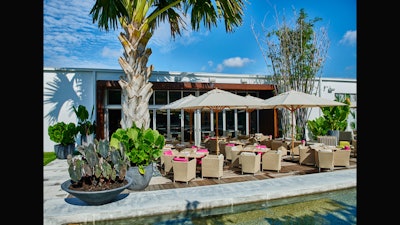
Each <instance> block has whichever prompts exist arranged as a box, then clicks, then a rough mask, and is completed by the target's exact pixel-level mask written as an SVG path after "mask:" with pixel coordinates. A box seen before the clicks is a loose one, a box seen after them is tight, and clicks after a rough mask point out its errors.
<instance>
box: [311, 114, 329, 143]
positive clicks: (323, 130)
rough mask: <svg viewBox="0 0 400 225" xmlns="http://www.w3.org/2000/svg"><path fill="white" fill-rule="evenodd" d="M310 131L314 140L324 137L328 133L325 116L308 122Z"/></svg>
mask: <svg viewBox="0 0 400 225" xmlns="http://www.w3.org/2000/svg"><path fill="white" fill-rule="evenodd" d="M307 125H308V129H309V130H310V131H311V133H312V135H313V136H314V139H317V136H323V135H326V134H327V133H328V130H329V129H328V126H327V125H326V124H325V119H324V117H323V116H321V117H318V118H316V119H315V120H309V121H307Z"/></svg>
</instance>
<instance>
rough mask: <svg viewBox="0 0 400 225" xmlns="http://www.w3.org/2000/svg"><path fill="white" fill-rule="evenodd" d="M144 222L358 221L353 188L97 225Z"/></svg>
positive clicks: (253, 224)
mask: <svg viewBox="0 0 400 225" xmlns="http://www.w3.org/2000/svg"><path fill="white" fill-rule="evenodd" d="M104 224H113V225H127V224H129V225H136V224H140V225H144V224H157V225H167V224H168V225H169V224H188V225H189V224H196V225H197V224H199V225H200V224H201V225H203V224H207V225H214V224H235V225H249V224H251V225H257V224H260V225H261V224H274V225H284V224H315V225H318V224H357V192H356V188H349V189H342V190H337V191H330V192H324V193H318V194H311V195H303V196H298V197H291V198H284V199H276V200H269V201H263V202H256V203H249V204H242V205H237V206H230V207H221V208H212V209H202V210H196V211H186V212H180V213H171V214H164V215H159V216H151V217H140V218H131V219H124V220H113V221H96V225H104Z"/></svg>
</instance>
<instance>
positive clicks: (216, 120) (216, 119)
mask: <svg viewBox="0 0 400 225" xmlns="http://www.w3.org/2000/svg"><path fill="white" fill-rule="evenodd" d="M215 114H216V117H217V118H215V122H216V124H217V129H216V134H217V137H216V140H217V146H216V150H217V151H216V152H217V155H219V143H218V111H215Z"/></svg>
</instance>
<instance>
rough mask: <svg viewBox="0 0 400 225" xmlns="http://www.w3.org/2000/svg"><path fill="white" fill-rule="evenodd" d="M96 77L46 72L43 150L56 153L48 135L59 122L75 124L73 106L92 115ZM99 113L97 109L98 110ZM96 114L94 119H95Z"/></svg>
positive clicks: (63, 72)
mask: <svg viewBox="0 0 400 225" xmlns="http://www.w3.org/2000/svg"><path fill="white" fill-rule="evenodd" d="M95 91H96V76H95V74H94V73H93V72H92V71H86V72H85V71H62V70H61V71H60V70H57V71H56V70H52V69H45V70H44V74H43V148H44V149H43V150H44V151H45V152H51V151H54V145H55V144H56V143H55V142H53V141H51V140H50V138H49V135H48V133H47V130H48V127H49V126H50V125H53V124H55V123H56V122H61V121H63V122H65V123H69V122H72V123H75V124H77V122H78V120H77V118H76V116H75V113H74V111H73V109H72V108H71V107H72V106H73V105H75V106H76V107H77V106H78V105H84V106H85V107H86V108H87V110H88V111H89V113H91V110H92V107H93V106H95V103H96V97H95ZM95 110H96V109H95ZM95 116H96V115H95V113H94V115H93V117H94V119H96V118H95Z"/></svg>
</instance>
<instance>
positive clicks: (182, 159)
mask: <svg viewBox="0 0 400 225" xmlns="http://www.w3.org/2000/svg"><path fill="white" fill-rule="evenodd" d="M174 161H180V162H187V161H188V160H187V159H186V158H180V157H175V158H174Z"/></svg>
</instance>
